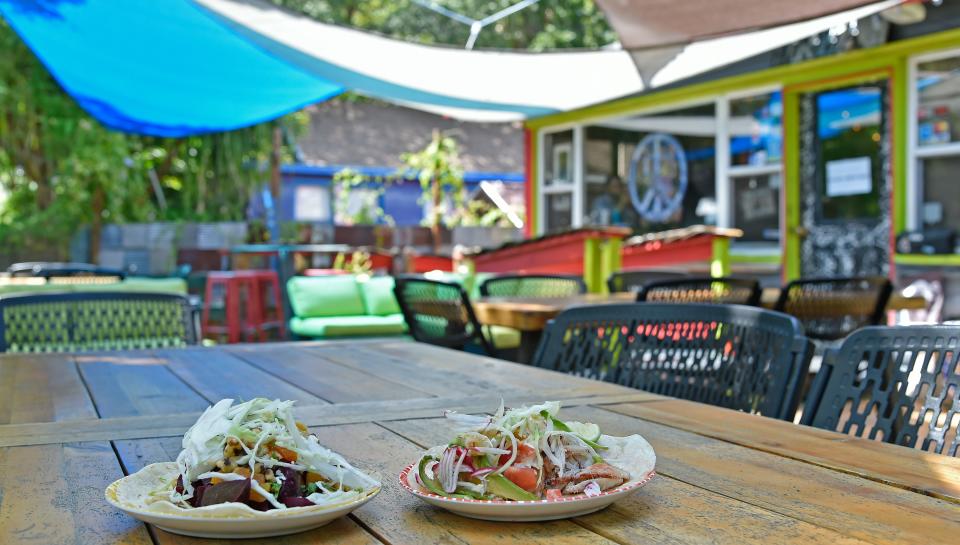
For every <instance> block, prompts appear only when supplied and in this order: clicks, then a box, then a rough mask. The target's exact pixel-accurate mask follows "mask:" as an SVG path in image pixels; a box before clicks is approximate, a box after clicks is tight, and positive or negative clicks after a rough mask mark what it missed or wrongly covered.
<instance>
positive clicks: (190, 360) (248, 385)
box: [154, 348, 326, 405]
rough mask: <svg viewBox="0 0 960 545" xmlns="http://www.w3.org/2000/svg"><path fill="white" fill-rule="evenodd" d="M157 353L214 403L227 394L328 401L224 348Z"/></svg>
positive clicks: (303, 401) (302, 401)
mask: <svg viewBox="0 0 960 545" xmlns="http://www.w3.org/2000/svg"><path fill="white" fill-rule="evenodd" d="M261 350H268V348H261ZM154 354H155V355H156V356H157V357H158V358H160V359H162V360H164V361H165V363H166V365H167V367H168V368H169V369H170V371H172V372H173V373H174V374H175V375H177V376H178V377H179V378H180V379H181V380H183V381H184V382H185V383H187V384H188V385H189V386H190V387H191V388H193V389H194V390H196V391H197V392H199V393H200V394H202V395H203V397H205V398H206V399H207V400H208V401H210V402H211V403H216V402H217V401H219V400H221V399H226V398H232V399H237V400H249V399H253V398H255V397H268V398H270V399H292V400H295V401H297V402H298V403H300V404H303V405H317V404H323V403H326V401H324V400H322V399H320V398H319V397H317V396H315V395H313V394H311V393H310V392H307V391H306V390H304V389H302V388H299V387H297V386H295V385H293V384H291V383H289V382H287V381H285V380H281V379H280V378H278V377H276V376H274V375H272V374H270V373H267V372H265V371H263V370H262V369H260V368H258V367H254V366H252V365H250V364H249V363H247V362H245V361H243V360H242V359H240V358H237V357H235V356H233V355H231V354H230V353H229V352H228V351H226V350H223V349H212V348H180V349H171V350H161V351H155V352H154Z"/></svg>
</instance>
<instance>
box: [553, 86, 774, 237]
mask: <svg viewBox="0 0 960 545" xmlns="http://www.w3.org/2000/svg"><path fill="white" fill-rule="evenodd" d="M774 92H779V93H780V96H781V100H782V97H783V85H782V84H781V83H772V84H769V85H763V86H757V87H750V88H745V89H738V90H736V91H731V92H728V93H717V94H711V95H708V96H704V97H698V98H696V99H691V100H682V101H677V102H673V103H670V104H664V105H658V106H654V107H650V108H642V109H639V110H635V111H631V112H629V113H620V114H617V115H611V116H598V117H593V118H589V119H584V120H581V121H578V122H576V123H566V124H561V125H554V126H550V127H546V128H544V129H541V130H540V131H538V134H537V138H538V142H537V148H538V150H540V151H539V155H540V157H539V162H538V166H539V169H538V176H537V184H538V187H539V191H538V194H537V209H538V210H539V213H538V214H537V225H536V229H537V232H538V233H539V234H544V233H546V232H547V229H546V228H547V225H546V218H547V215H548V214H547V210H546V197H547V195H554V194H558V193H571V194H572V201H573V202H572V207H571V214H572V217H571V221H570V225H571V227H572V228H578V227H583V225H584V219H585V218H584V206H585V198H586V180H585V172H586V165H585V161H584V146H585V143H586V141H585V133H586V128H587V127H588V126H590V125H594V124H597V123H603V122H604V121H611V120H617V119H622V118H624V117H633V116H644V115H655V114H659V113H664V112H671V111H676V110H683V109H685V108H691V107H696V106H705V105H709V104H712V105H713V106H714V112H715V114H714V115H715V118H716V125H715V128H714V141H715V142H716V144H715V150H716V153H715V161H716V165H715V169H714V171H715V177H714V184H715V191H716V195H717V207H718V213H717V227H734V226H733V225H732V224H733V219H734V218H733V205H734V203H733V179H734V178H741V177H745V176H756V175H768V174H779V175H780V179H781V184H782V181H783V173H784V166H783V161H784V157H783V155H782V154H781V157H780V161H779V162H777V163H773V164H769V165H739V166H737V165H733V164H732V162H733V161H732V160H733V158H732V157H731V156H730V135H729V122H730V102H731V101H733V100H737V99H742V98H751V97H756V96H760V95H764V94H769V93H774ZM780 126H781V130H783V118H782V117H781V122H780ZM564 131H573V180H572V183H571V184H566V185H550V186H548V185H547V184H546V168H545V167H546V166H547V164H548V163H547V161H553V154H552V151H551V152H550V153H549V154H548V153H547V150H546V147H545V143H546V136H547V135H549V134H556V133H560V132H564ZM784 197H785V195H784V192H783V191H780V202H779V203H778V206H779V216H780V218H779V220H778V229H779V231H780V233H781V237H782V233H783V221H784V220H783V210H784V206H783V199H784ZM747 244H750V245H753V246H758V245H760V246H763V247H764V248H766V247H767V246H769V248H770V250H771V251H772V252H779V249H780V243H779V242H777V241H768V242H760V243H757V242H751V243H747Z"/></svg>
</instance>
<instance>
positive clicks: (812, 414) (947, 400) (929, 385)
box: [801, 326, 960, 456]
mask: <svg viewBox="0 0 960 545" xmlns="http://www.w3.org/2000/svg"><path fill="white" fill-rule="evenodd" d="M801 423H802V424H806V425H810V426H814V427H817V428H823V429H828V430H832V431H838V432H841V433H846V434H850V435H855V436H857V437H866V438H869V439H876V440H880V441H886V442H888V443H894V444H897V445H901V446H905V447H915V448H919V449H922V450H927V451H931V452H936V453H938V454H946V455H948V456H960V326H897V327H886V326H870V327H864V328H861V329H859V330H857V331H855V332H853V333H851V334H850V336H849V337H847V338H846V339H844V341H843V343H842V344H841V345H840V347H839V348H838V349H836V350H830V351H828V352H827V353H826V355H825V356H824V360H823V365H822V366H821V367H820V372H819V373H817V376H816V378H815V379H814V381H813V384H812V386H811V388H810V394H809V395H808V396H807V401H806V404H805V406H804V411H803V416H802V418H801Z"/></svg>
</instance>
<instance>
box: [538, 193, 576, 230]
mask: <svg viewBox="0 0 960 545" xmlns="http://www.w3.org/2000/svg"><path fill="white" fill-rule="evenodd" d="M544 201H545V204H546V206H545V208H546V210H545V213H546V217H545V218H544V219H545V220H546V221H545V225H544V227H545V231H547V232H554V231H562V230H564V229H569V228H570V227H571V226H572V225H573V224H572V221H571V220H572V219H573V194H572V193H555V194H553V195H547V196H546V199H544Z"/></svg>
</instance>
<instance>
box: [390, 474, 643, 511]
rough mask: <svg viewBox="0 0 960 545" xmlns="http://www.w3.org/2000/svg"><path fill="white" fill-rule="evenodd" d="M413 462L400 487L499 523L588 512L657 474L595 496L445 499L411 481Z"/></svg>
mask: <svg viewBox="0 0 960 545" xmlns="http://www.w3.org/2000/svg"><path fill="white" fill-rule="evenodd" d="M414 465H415V464H410V465H408V466H407V467H405V468H403V471H401V472H400V475H399V480H400V486H402V487H403V488H404V489H405V490H406V491H407V492H409V493H411V494H413V495H414V496H416V497H418V498H420V499H421V500H423V501H425V502H427V503H429V504H431V505H435V506H437V507H440V508H441V509H446V510H447V511H450V512H451V513H456V514H458V515H462V516H464V517H470V518H475V519H483V520H493V521H501V522H534V521H542V520H556V519H565V518H571V517H579V516H581V515H587V514H589V513H593V512H594V511H599V510H601V509H603V508H604V507H607V506H608V505H610V504H612V503H614V502H616V501H619V500H622V499H624V498H626V497H628V496H630V495H631V494H633V493H634V492H636V491H637V490H639V489H640V487H642V486H643V485H645V484H647V483H648V482H650V480H651V479H653V477H654V476H655V475H656V472H655V471H654V470H650V471H649V472H647V473H646V474H645V475H643V476H642V478H640V479H631V480H629V481H627V482H626V483H624V484H622V485H620V486H618V487H616V488H611V489H610V490H605V491H603V492H601V493H599V494H597V495H596V496H587V495H586V494H577V495H576V496H568V497H563V498H559V499H553V500H546V499H545V500H537V501H510V500H474V499H466V498H447V497H444V496H440V495H438V494H434V493H432V492H430V491H428V490H426V489H424V488H423V487H421V486H420V485H419V484H418V483H417V482H416V481H415V480H414V481H413V482H411V479H410V472H411V470H412V469H413V467H414Z"/></svg>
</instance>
